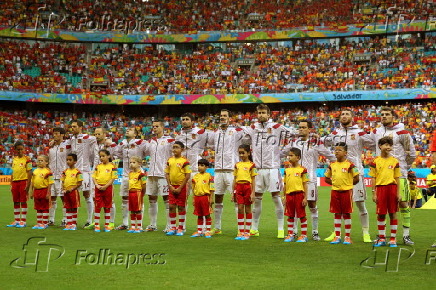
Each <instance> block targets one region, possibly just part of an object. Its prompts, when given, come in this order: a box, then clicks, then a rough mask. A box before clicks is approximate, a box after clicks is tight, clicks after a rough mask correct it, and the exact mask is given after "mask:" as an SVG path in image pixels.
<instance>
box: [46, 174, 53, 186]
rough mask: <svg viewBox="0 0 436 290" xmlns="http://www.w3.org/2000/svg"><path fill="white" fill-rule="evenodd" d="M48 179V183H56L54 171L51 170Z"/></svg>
mask: <svg viewBox="0 0 436 290" xmlns="http://www.w3.org/2000/svg"><path fill="white" fill-rule="evenodd" d="M47 179H48V184H53V183H54V178H53V173H51V172H50V173H48V174H47Z"/></svg>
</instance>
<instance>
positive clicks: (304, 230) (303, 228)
mask: <svg viewBox="0 0 436 290" xmlns="http://www.w3.org/2000/svg"><path fill="white" fill-rule="evenodd" d="M300 222H301V235H303V236H307V218H305V217H303V218H300Z"/></svg>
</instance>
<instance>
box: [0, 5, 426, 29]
mask: <svg viewBox="0 0 436 290" xmlns="http://www.w3.org/2000/svg"><path fill="white" fill-rule="evenodd" d="M434 12H435V4H434V2H433V1H428V0H384V1H376V0H366V1H353V0H311V1H303V0H296V1H288V0H275V1H268V0H243V1H233V0H220V1H202V0H189V1H187V0H123V1H118V0H104V1H103V0H97V1H89V0H77V1H62V0H46V1H34V0H21V1H15V0H3V1H1V2H0V26H8V27H11V26H19V27H28V28H33V27H35V24H36V22H37V21H39V23H40V24H41V23H43V25H44V26H47V25H48V20H51V27H52V28H53V29H65V30H74V31H78V30H79V31H84V30H87V29H95V28H96V25H97V24H98V25H99V27H97V28H99V30H113V29H114V27H115V29H119V30H124V27H125V26H126V25H125V23H131V24H129V25H130V28H131V29H133V28H134V27H136V29H137V30H142V31H153V32H157V33H178V32H183V33H187V32H188V33H189V32H197V31H223V30H251V29H256V30H264V29H273V30H277V29H289V28H294V27H304V26H326V27H331V26H333V27H339V26H344V25H349V24H361V23H376V22H378V23H385V22H386V18H389V21H392V22H393V23H396V21H398V19H400V20H401V19H405V20H412V19H415V20H421V19H427V17H428V15H432V14H433V15H434ZM51 13H53V15H52V16H53V17H51V18H49V15H50V14H51ZM44 20H45V21H44ZM114 20H117V22H119V23H121V26H120V25H116V23H114V22H115V21H114ZM90 22H92V24H91V23H90ZM135 23H136V24H135ZM138 23H141V25H140V26H138Z"/></svg>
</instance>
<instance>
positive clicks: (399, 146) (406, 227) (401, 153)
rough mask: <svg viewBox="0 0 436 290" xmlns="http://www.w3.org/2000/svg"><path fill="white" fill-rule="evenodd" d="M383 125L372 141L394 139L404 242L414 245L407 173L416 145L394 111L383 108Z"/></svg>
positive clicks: (373, 134) (414, 157) (376, 130)
mask: <svg viewBox="0 0 436 290" xmlns="http://www.w3.org/2000/svg"><path fill="white" fill-rule="evenodd" d="M380 114H381V124H382V126H380V127H378V128H376V129H374V130H373V131H372V133H371V138H372V140H373V141H374V142H375V143H377V142H378V141H379V140H380V139H381V138H383V137H386V136H389V137H391V138H392V139H393V141H394V145H393V146H392V151H391V154H392V156H393V157H395V158H397V159H398V161H399V162H400V171H401V176H400V184H399V187H400V197H401V200H400V203H399V207H400V213H401V218H402V223H403V241H404V244H406V245H413V244H414V242H413V241H412V240H411V239H410V207H409V203H410V192H409V184H408V180H407V172H408V170H409V169H410V168H411V166H412V164H413V162H414V161H415V159H416V150H415V144H414V143H413V139H412V136H411V135H410V133H409V131H407V130H405V129H404V124H402V123H395V122H394V119H395V118H397V115H396V114H395V112H394V110H393V109H392V108H389V107H382V108H381V113H380ZM375 148H376V152H377V153H376V154H377V156H379V155H380V148H378V147H375Z"/></svg>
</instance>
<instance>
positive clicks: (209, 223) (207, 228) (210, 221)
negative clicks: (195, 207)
mask: <svg viewBox="0 0 436 290" xmlns="http://www.w3.org/2000/svg"><path fill="white" fill-rule="evenodd" d="M211 227H212V218H210V217H209V218H206V231H208V232H210V229H211Z"/></svg>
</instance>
